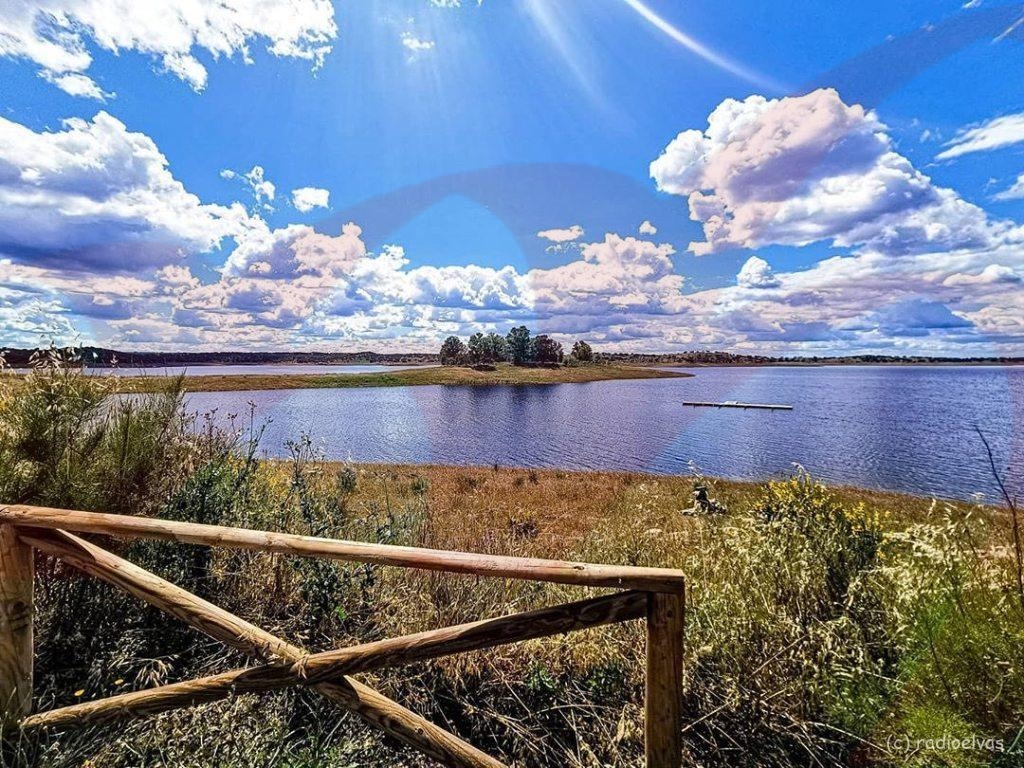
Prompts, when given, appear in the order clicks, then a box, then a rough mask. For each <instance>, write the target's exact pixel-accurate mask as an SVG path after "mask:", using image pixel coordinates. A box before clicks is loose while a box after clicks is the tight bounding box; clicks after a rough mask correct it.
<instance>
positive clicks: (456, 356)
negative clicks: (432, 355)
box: [441, 336, 466, 365]
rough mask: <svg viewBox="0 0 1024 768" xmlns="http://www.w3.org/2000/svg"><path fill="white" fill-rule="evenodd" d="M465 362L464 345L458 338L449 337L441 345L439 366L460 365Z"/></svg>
mask: <svg viewBox="0 0 1024 768" xmlns="http://www.w3.org/2000/svg"><path fill="white" fill-rule="evenodd" d="M465 360H466V345H465V344H463V343H462V339H460V338H459V337H458V336H449V337H448V338H447V339H445V340H444V344H442V345H441V365H461V364H462V363H463V362H465Z"/></svg>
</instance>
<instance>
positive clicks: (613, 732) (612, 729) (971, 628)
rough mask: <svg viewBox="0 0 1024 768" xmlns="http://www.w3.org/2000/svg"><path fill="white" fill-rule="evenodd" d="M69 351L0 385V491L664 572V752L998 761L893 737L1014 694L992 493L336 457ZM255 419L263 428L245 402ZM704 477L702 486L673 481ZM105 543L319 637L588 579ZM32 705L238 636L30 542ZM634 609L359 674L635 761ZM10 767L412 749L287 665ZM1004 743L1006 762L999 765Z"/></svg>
mask: <svg viewBox="0 0 1024 768" xmlns="http://www.w3.org/2000/svg"><path fill="white" fill-rule="evenodd" d="M108 386H109V383H108V382H97V381H86V380H83V379H82V377H79V376H76V375H74V374H68V373H66V372H56V373H53V374H47V375H37V376H34V377H32V378H31V379H30V380H29V381H28V382H27V383H26V384H25V385H22V386H20V387H18V388H17V389H11V388H8V389H7V390H4V391H2V392H0V498H2V499H4V500H8V501H20V502H29V503H39V504H45V505H51V506H65V507H73V508H81V509H95V510H105V511H111V512H117V513H123V514H139V515H159V516H161V517H168V518H173V519H184V520H194V521H199V522H204V523H216V524H226V525H240V526H247V527H254V528H264V529H269V530H287V531H293V532H297V533H309V534H315V535H325V536H334V537H340V538H350V539H360V540H368V541H381V542H387V543H395V544H406V545H417V546H431V547H439V548H453V549H463V550H469V551H477V552H490V553H501V554H511V555H522V556H541V557H557V558H568V559H579V560H587V561H592V562H607V563H620V564H636V565H660V566H670V567H676V568H682V569H684V570H685V571H686V572H687V573H688V574H689V576H690V583H691V593H690V595H689V611H688V630H687V632H688V634H687V647H686V654H687V657H686V683H685V690H684V691H683V693H682V695H683V700H684V713H685V714H684V716H685V722H686V725H685V731H684V743H685V749H686V758H685V760H686V765H688V766H698V765H700V766H733V765H758V766H770V767H771V766H779V767H783V766H786V767H788V766H805V765H808V764H813V765H819V766H888V765H894V766H895V765H900V766H903V765H911V766H921V767H922V768H923V767H924V766H935V765H952V766H977V765H992V766H1010V765H1018V764H1019V756H1017V757H1016V758H1015V757H1012V756H1009V755H1006V754H998V753H995V752H993V751H992V750H988V751H986V750H984V749H981V750H958V751H951V750H948V749H945V750H944V749H941V748H928V747H927V745H925V746H917V745H916V744H915V748H914V749H913V751H909V752H908V751H905V750H903V749H902V747H901V746H900V745H901V744H902V743H903V742H900V741H894V739H898V738H903V737H909V738H911V739H914V740H917V739H922V740H927V739H933V740H934V739H938V738H940V737H942V736H947V737H950V738H954V737H955V738H965V737H968V736H970V735H977V736H978V737H979V738H981V737H984V738H992V739H1000V740H1002V741H1003V743H1004V745H1005V746H1006V747H1009V745H1010V744H1011V742H1012V741H1013V740H1014V738H1015V737H1016V736H1017V734H1018V729H1019V728H1020V725H1021V722H1022V718H1024V676H1022V674H1021V670H1022V669H1024V605H1022V599H1024V598H1022V596H1021V595H1020V593H1019V591H1018V588H1017V586H1016V584H1017V581H1016V578H1017V573H1018V572H1017V561H1016V559H1015V554H1014V549H1013V546H1012V537H1011V536H1010V532H1009V517H1008V515H1007V513H1006V512H1004V511H1000V510H996V509H991V508H981V507H972V506H970V505H965V504H944V503H940V504H932V503H931V502H928V501H926V500H921V499H916V498H908V497H903V496H895V495H889V494H879V493H866V492H861V491H857V490H853V489H836V490H830V489H826V488H823V487H821V486H820V485H818V484H816V483H815V482H813V481H812V480H811V479H809V478H806V477H796V478H794V479H792V480H790V481H784V482H777V483H771V484H743V483H725V482H719V481H711V480H701V479H694V478H681V477H652V476H646V475H641V474H629V473H578V472H563V471H558V470H513V469H505V468H501V467H485V468H458V467H418V466H374V465H357V466H352V465H346V464H337V463H329V462H325V461H322V460H321V459H320V458H319V457H318V456H317V454H316V451H315V449H314V446H313V445H312V444H311V443H310V441H308V440H304V439H301V437H299V436H297V439H296V441H295V442H294V443H293V444H291V445H290V454H291V458H290V460H289V461H284V462H263V461H260V460H258V458H257V457H258V455H259V447H258V441H257V439H256V438H257V437H258V434H257V435H253V434H252V433H251V432H248V431H241V432H238V433H226V432H223V431H220V430H218V429H216V428H214V427H213V426H212V425H210V424H208V423H203V422H200V423H196V422H194V421H193V420H192V419H190V418H189V417H188V416H186V415H185V414H184V413H183V412H182V408H181V397H180V393H178V392H169V393H164V394H160V395H153V396H151V397H148V398H139V399H133V400H132V401H131V402H119V403H118V404H116V405H115V406H114V407H112V408H111V407H109V406H105V405H104V398H105V396H106V394H107V393H108V390H107V389H105V387H108ZM257 433H258V429H257ZM697 485H700V486H701V487H702V488H703V489H704V490H703V491H702V492H701V493H700V494H699V496H700V498H701V499H704V501H703V503H699V504H696V505H695V496H694V490H695V487H696V486H697ZM107 545H108V546H114V547H116V548H117V550H118V551H119V552H121V553H122V554H124V555H125V556H127V557H128V558H129V559H131V560H133V561H135V562H137V563H139V564H140V565H143V566H144V567H147V568H150V569H152V570H154V571H156V572H158V573H160V574H161V575H163V576H165V577H167V578H170V579H171V580H172V581H175V582H177V583H179V584H181V585H183V586H185V587H186V588H188V589H190V590H192V591H194V592H197V593H198V594H200V595H201V596H203V597H205V598H207V599H210V600H212V601H213V602H215V603H217V604H219V605H222V606H224V607H225V608H227V609H228V610H230V611H233V612H235V613H238V614H239V615H242V616H243V617H245V618H247V619H249V620H251V621H253V622H254V623H256V624H258V625H260V626H262V627H265V628H267V629H268V630H270V631H272V632H274V633H275V634H278V635H280V636H283V637H286V638H288V639H290V640H293V641H295V642H298V643H301V644H302V645H304V646H305V647H307V648H309V649H311V650H322V649H328V648H332V647H337V646H342V645H349V644H352V643H355V642H360V641H368V640H376V639H380V638H383V637H390V636H395V635H400V634H405V633H409V632H415V631H420V630H425V629H429V628H435V627H440V626H444V625H449V624H453V623H457V622H462V621H469V620H473V619H477V618H480V617H484V616H494V615H499V614H504V613H509V612H513V611H520V610H526V609H529V608H534V607H541V606H544V605H552V604H555V603H558V602H561V601H564V600H568V599H577V598H581V597H584V596H586V595H592V594H593V592H590V591H586V590H582V589H576V588H571V587H560V586H551V585H549V586H540V585H534V584H527V583H517V582H509V581H504V580H491V579H475V578H465V577H458V576H446V575H440V574H433V573H416V572H408V571H401V570H397V569H391V568H380V567H376V566H352V565H343V564H336V563H326V562H319V561H307V560H299V559H296V558H290V557H285V556H273V557H272V556H265V555H261V554H257V553H252V552H233V553H232V552H228V551H222V550H216V551H207V550H201V549H196V548H191V547H186V546H181V545H175V544H146V543H134V544H123V543H122V544H116V543H113V542H107ZM37 594H38V602H39V605H38V609H39V610H38V615H37V618H36V630H37V654H38V655H37V676H38V690H39V698H38V706H39V707H40V708H43V707H50V706H53V705H61V704H67V703H72V702H76V701H83V700H88V699H92V698H99V697H101V696H105V695H109V694H111V693H115V692H123V691H127V690H132V689H135V688H143V687H148V686H152V685H154V684H158V683H161V682H168V681H172V680H179V679H185V678H188V677H193V676H197V675H200V674H210V673H213V672H217V671H221V670H225V669H229V668H231V667H234V666H239V665H241V664H243V663H245V660H244V659H242V658H240V657H239V656H238V655H237V654H234V653H232V652H229V651H226V650H224V649H223V647H222V646H220V645H219V644H217V643H214V642H210V641H206V640H205V639H203V638H202V637H200V636H198V635H196V634H195V633H193V632H191V631H188V630H185V629H182V627H181V625H180V624H179V623H178V622H176V621H175V620H173V619H169V618H167V617H165V616H163V615H161V614H160V613H158V612H156V611H154V610H150V609H147V608H145V607H144V606H141V605H140V604H138V603H137V602H136V601H134V600H132V599H131V598H129V597H126V596H124V595H123V594H122V593H119V592H116V591H114V590H112V589H108V588H107V587H105V586H103V585H100V584H97V583H96V582H93V581H91V580H87V579H82V578H78V577H77V576H76V575H75V574H73V573H72V572H70V571H68V570H66V569H65V568H63V567H61V566H59V565H56V564H54V563H50V562H47V561H45V560H43V561H42V562H41V563H40V567H39V587H38V593H37ZM643 655H644V651H643V630H642V627H641V626H640V625H636V624H633V625H619V626H614V627H607V628H602V629H596V630H589V631H586V632H582V633H577V634H573V635H568V636H565V637H559V638H551V639H547V640H542V641H534V642H529V643H525V644H522V645H517V646H508V647H504V648H500V649H496V650H492V651H487V652H486V653H477V654H468V655H464V656H458V657H454V658H449V659H444V660H440V661H437V662H432V663H427V664H420V665H415V666H412V667H409V668H405V669H401V670H395V671H389V672H382V673H378V674H373V675H368V676H366V677H365V678H364V679H365V681H366V682H368V683H370V684H372V685H373V686H375V687H378V688H380V689H381V690H382V691H383V692H385V693H387V694H388V695H390V696H392V697H393V698H395V699H397V700H398V701H400V702H402V703H403V704H405V705H406V706H409V707H410V708H411V709H413V710H415V711H417V712H419V713H421V714H423V715H425V716H427V717H429V718H430V719H432V720H434V721H435V722H438V723H442V724H444V725H445V726H446V727H448V728H450V729H452V730H454V731H455V732H457V733H459V734H460V735H462V736H464V737H465V738H467V739H469V740H470V741H472V742H473V743H475V744H477V745H478V746H480V747H482V748H484V749H486V750H488V751H490V752H492V753H493V754H495V755H496V756H499V757H501V758H502V759H503V760H504V761H506V762H507V763H509V764H512V765H521V766H580V767H582V766H588V767H589V766H599V765H600V766H639V765H642V751H643V750H642V696H643V694H642V691H643V668H644V665H643ZM4 749H5V751H4V752H3V764H4V765H5V766H6V765H11V766H15V765H18V766H21V765H26V766H27V765H42V766H61V767H62V768H63V767H64V766H82V765H95V766H99V765H103V766H114V767H115V768H117V767H118V766H157V765H160V766H169V765H173V766H185V767H191V766H196V767H197V768H198V766H207V765H214V764H215V765H223V766H314V765H316V766H320V765H331V766H370V765H404V766H421V765H427V763H426V762H425V761H423V760H421V759H420V758H418V757H417V756H416V755H414V754H412V753H409V752H407V751H404V750H402V749H401V748H399V747H397V746H395V745H394V744H391V743H388V742H387V741H385V740H383V739H381V738H380V737H379V736H378V734H377V733H375V732H373V731H371V730H369V729H367V728H366V727H365V726H363V725H362V724H361V723H360V722H358V721H356V720H355V719H353V718H351V717H347V716H339V714H338V713H337V711H336V710H334V709H332V708H329V707H326V706H325V705H324V704H323V702H322V700H321V699H319V698H317V696H316V695H315V694H313V693H311V692H308V691H301V690H300V691H290V692H286V693H280V694H274V695H268V696H262V697H239V698H237V699H235V700H232V701H228V702H222V703H218V704H213V705H208V706H205V707H202V708H198V709H195V710H189V711H182V712H176V713H169V714H166V715H162V716H160V717H158V718H155V719H152V720H149V721H141V722H133V723H130V724H127V725H118V726H110V727H104V728H96V729H92V730H89V731H85V732H76V733H67V734H46V735H40V736H36V737H32V738H22V739H20V740H19V739H18V738H17V737H14V738H12V739H11V741H10V742H9V743H8V744H7V745H6V746H5V748H4ZM1014 760H1017V762H1014Z"/></svg>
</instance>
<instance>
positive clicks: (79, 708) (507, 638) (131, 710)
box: [22, 592, 647, 728]
mask: <svg viewBox="0 0 1024 768" xmlns="http://www.w3.org/2000/svg"><path fill="white" fill-rule="evenodd" d="M646 610H647V596H646V595H645V594H643V593H638V592H622V593H618V594H614V595H607V596H605V597H597V598H593V599H591V600H583V601H580V602H577V603H570V604H567V605H561V606H557V607H555V608H544V609H541V610H538V611H530V612H528V613H519V614H513V615H511V616H502V617H500V618H495V619H485V620H484V621H479V622H472V623H470V624H463V625H461V626H457V627H447V628H445V629H438V630H432V631H430V632H421V633H418V634H415V635H409V636H406V637H401V638H395V639H393V640H390V641H380V642H375V643H367V644H365V645H358V646H353V647H352V648H348V649H343V650H342V651H327V652H325V653H318V654H312V655H310V656H307V657H306V658H305V659H302V660H300V661H298V662H297V663H295V664H292V665H283V664H268V665H264V666H261V667H251V668H248V669H236V670H232V671H230V672H224V673H222V674H219V675H211V676H209V677H204V678H199V679H196V680H188V681H186V682H183V683H172V684H170V685H164V686H160V687H158V688H151V689H149V690H145V691H136V692H134V693H126V694H122V695H120V696H113V697H111V698H108V699H102V700H99V701H92V702H87V703H84V704H76V705H73V706H70V707H64V708H62V709H55V710H51V711H50V712H45V713H43V714H39V715H33V716H32V717H30V718H27V719H26V720H25V721H23V723H22V724H23V726H24V727H27V728H34V727H40V726H61V727H67V726H79V725H86V724H91V723H98V722H105V721H108V720H111V719H115V718H120V717H126V716H135V717H140V716H146V715H153V714H156V713H158V712H166V711H168V710H171V709H178V708H180V707H188V706H193V705H195V704H202V703H208V702H211V701H217V700H219V699H223V698H227V697H228V696H233V695H236V694H240V693H260V692H265V691H272V690H277V689H279V688H285V687H287V686H289V685H303V684H309V683H313V682H315V681H317V680H320V679H321V678H322V677H330V676H332V675H334V674H336V672H335V670H336V669H338V668H341V667H343V668H345V669H349V670H352V671H353V672H356V671H364V670H366V669H381V668H384V667H390V666H395V665H399V664H406V663H409V662H413V661H420V660H424V659H432V658H436V657H438V656H444V655H447V654H450V653H460V652H465V651H470V650H480V649H484V648H492V647H494V646H496V645H501V644H505V643H510V642H516V641H519V640H527V639H533V638H538V637H545V636H549V635H555V634H562V633H564V632H571V631H574V630H578V629H585V628H588V627H596V626H601V625H603V624H608V623H610V622H616V621H626V620H629V619H635V618H640V617H641V616H643V614H644V612H645V611H646ZM309 670H313V671H314V677H313V678H310V677H308V676H307V675H308V672H309Z"/></svg>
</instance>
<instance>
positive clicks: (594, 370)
mask: <svg viewBox="0 0 1024 768" xmlns="http://www.w3.org/2000/svg"><path fill="white" fill-rule="evenodd" d="M687 375H689V374H682V373H677V372H673V371H662V370H659V369H657V368H643V367H634V366H627V365H602V366H590V367H581V366H555V367H521V366H515V365H512V364H510V363H497V364H495V365H489V366H487V367H485V368H470V367H454V366H430V367H424V368H406V369H401V370H394V371H380V372H377V373H285V374H272V373H271V374H227V375H217V376H184V377H183V378H182V380H181V386H182V387H183V388H184V389H185V390H187V391H189V392H242V391H248V390H264V389H350V388H353V387H356V388H359V387H418V386H427V385H432V384H433V385H438V384H440V385H445V386H488V385H491V386H498V385H500V386H524V385H528V384H585V383H587V382H592V381H612V380H616V379H666V378H678V377H680V376H687ZM109 378H112V379H113V380H114V386H117V387H118V388H119V389H120V390H121V391H126V392H159V391H161V390H163V389H166V388H167V386H168V377H166V376H133V377H119V378H115V377H109Z"/></svg>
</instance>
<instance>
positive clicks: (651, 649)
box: [0, 506, 684, 768]
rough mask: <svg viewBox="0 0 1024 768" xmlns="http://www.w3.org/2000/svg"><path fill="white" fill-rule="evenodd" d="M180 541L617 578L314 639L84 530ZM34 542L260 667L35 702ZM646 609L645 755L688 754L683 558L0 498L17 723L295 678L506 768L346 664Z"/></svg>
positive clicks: (1, 670)
mask: <svg viewBox="0 0 1024 768" xmlns="http://www.w3.org/2000/svg"><path fill="white" fill-rule="evenodd" d="M76 533H77V534H103V535H107V536H114V537H122V538H145V539H160V540H169V541H177V542H182V543H186V544H194V545H201V546H224V547H234V548H240V549H254V550H260V551H264V552H278V553H284V554H288V555H294V556H303V557H320V558H328V559H333V560H341V561H347V562H360V563H375V564H378V565H388V566H398V567H404V568H419V569H426V570H432V571H445V572H449V573H462V574H473V575H476V576H494V577H501V578H507V579H523V580H527V581H538V582H552V583H557V584H575V585H581V586H589V587H604V588H608V587H611V588H616V589H618V590H621V591H618V592H614V593H612V594H608V595H603V596H600V597H595V598H592V599H590V600H582V601H579V602H575V603H568V604H565V605H559V606H555V607H553V608H544V609H540V610H535V611H529V612H527V613H518V614H513V615H510V616H501V617H498V618H491V619H483V620H482V621H476V622H472V623H469V624H462V625H459V626H454V627H445V628H443V629H436V630H431V631H428V632H419V633H417V634H413V635H406V636H404V637H397V638H392V639H388V640H380V641H377V642H372V643H364V644H361V645H355V646H350V647H346V648H339V649H338V650H333V651H327V652H326V653H307V652H306V651H305V650H303V649H302V648H300V647H299V646H296V645H293V644H291V643H289V642H287V641H286V640H283V639H281V638H279V637H276V636H274V635H273V634H271V633H269V632H267V631H265V630H263V629H260V628H259V627H257V626H255V625H253V624H250V623H249V622H247V621H245V620H243V619H240V618H238V617H237V616H234V615H232V614H231V613H228V612H227V611H225V610H223V609H221V608H218V607H217V606H215V605H213V604H211V603H209V602H207V601H206V600H203V599H202V598H200V597H197V596H196V595H193V594H191V593H190V592H188V591H186V590H184V589H182V588H181V587H178V586H176V585H174V584H172V583H170V582H168V581H166V580H165V579H162V578H160V577H159V576H156V575H155V574H152V573H150V572H148V571H146V570H144V569H142V568H139V567H138V566H136V565H133V564H132V563H130V562H128V561H127V560H124V559H123V558H121V557H118V556H117V555H115V554H113V553H112V552H108V551H107V550H105V549H102V548H100V547H98V546H96V545H95V544H92V543H90V542H88V541H86V540H85V539H83V538H80V537H79V536H76V535H75V534H76ZM36 550H38V551H40V552H43V553H45V554H47V555H51V556H53V557H56V558H58V559H60V560H62V561H63V562H65V563H67V564H69V565H71V566H73V567H74V568H77V569H79V570H81V571H83V572H84V573H86V574H88V575H90V576H93V577H95V578H98V579H102V580H103V581H106V582H108V583H110V584H113V585H114V586H116V587H119V588H120V589H123V590H125V591H126V592H128V593H130V594H132V595H134V596H136V597H138V598H140V599H141V600H144V601H146V602H147V603H149V604H150V605H153V606H155V607H157V608H159V609H161V610H163V611H166V612H167V613H169V614H171V615H173V616H175V617H177V618H178V619H181V620H182V621H184V622H185V623H186V624H189V625H191V626H193V627H195V628H196V629H199V630H201V631H202V632H204V633H206V634H207V635H209V636H210V637H213V638H215V639H217V640H220V641H221V642H224V643H226V644H227V645H229V646H231V647H233V648H236V649H238V650H241V651H244V652H246V653H247V654H249V655H251V656H253V657H254V658H255V659H256V660H257V662H258V663H257V664H256V665H254V666H251V667H247V668H243V669H236V670H232V671H230V672H223V673H220V674H217V675H212V676H209V677H204V678H199V679H195V680H189V681H187V682H182V683H173V684H170V685H163V686H159V687H156V688H151V689H148V690H142V691H136V692H133V693H126V694H122V695H119V696H112V697H110V698H106V699H100V700H97V701H89V702H85V703H81V704H75V705H73V706H68V707H62V708H60V709H54V710H51V711H49V712H40V713H35V714H33V713H32V661H33V658H32V657H33V638H32V615H33V597H32V594H33V588H32V584H33V573H34V565H33V558H34V553H35V551H36ZM636 619H646V621H647V678H646V689H645V752H646V758H647V765H648V766H649V768H677V766H679V765H680V761H681V741H680V739H681V723H680V702H681V687H682V658H683V621H684V580H683V574H682V573H681V572H680V571H675V570H668V569H659V568H635V567H620V566H609V565H591V564H587V563H571V562H561V561H556V560H539V559H527V558H514V557H500V556H494V555H479V554H471V553H467V552H448V551H441V550H431V549H421V548H416V547H397V546H388V545H382V544H368V543H362V542H353V541H341V540H337V539H324V538H315V537H310V536H296V535H292V534H285V533H271V532H266V531H253V530H246V529H241V528H225V527H222V526H213V525H197V524H193V523H182V522H175V521H170V520H160V519H153V518H139V517H125V516H121V515H107V514H100V513H94V512H77V511H71V510H65V509H48V508H43V507H31V506H8V507H4V508H0V717H2V719H3V721H4V723H6V724H8V725H12V724H16V725H17V726H19V727H20V728H22V729H36V728H69V727H74V726H81V725H86V724H90V723H102V722H109V721H113V720H117V719H121V718H128V717H141V716H145V715H151V714H155V713H157V712H165V711H168V710H171V709H176V708H180V707H188V706H195V705H198V704H204V703H207V702H211V701H217V700H219V699H224V698H227V697H230V696H234V695H236V694H241V693H258V692H262V691H272V690H277V689H280V688H284V687H287V686H291V685H307V686H312V687H314V688H315V689H316V690H317V691H318V692H319V693H321V694H323V695H324V696H325V697H326V698H328V699H329V700H331V701H333V702H334V703H336V704H338V705H339V706H341V707H342V708H343V709H345V710H348V711H350V712H353V713H355V714H357V715H359V716H360V717H362V718H363V719H364V720H365V721H367V722H368V723H370V724H372V725H375V726H377V727H379V728H381V729H382V730H383V731H385V732H386V733H388V734H389V735H391V736H393V737H395V738H397V739H399V740H400V741H402V742H404V743H405V744H408V745H410V746H412V747H414V748H416V749H418V750H420V751H421V752H423V753H424V754H426V755H429V756H430V757H432V758H434V759H436V760H437V761H438V762H440V763H441V764H443V765H449V766H459V767H460V768H462V767H465V768H478V767H480V766H487V767H488V768H500V766H501V765H502V764H501V763H500V762H498V761H497V760H495V759H494V758H492V757H489V756H488V755H486V754H484V753H483V752H481V751H480V750H478V749H476V748H475V747H473V746H471V745H470V744H467V743H466V742H465V741H463V740H462V739H460V738H458V737H457V736H455V735H453V734H451V733H449V732H448V731H445V730H444V729H442V728H439V727H438V726H436V725H434V724H432V723H430V722H428V721H427V720H425V719H423V718H422V717H420V716H419V715H417V714H415V713H413V712H410V711H409V710H408V709H406V708H404V707H403V706H401V705H400V704H398V703H397V702H394V701H392V700H391V699H389V698H387V697H386V696H383V695H382V694H380V693H378V692H377V691H375V690H373V689H372V688H369V687H367V686H365V685H363V684H362V683H359V682H358V681H356V680H354V679H353V678H352V677H351V675H355V674H358V673H360V672H368V671H370V670H374V669H383V668H386V667H394V666H398V665H402V664H409V663H412V662H417V661H423V660H426V659H434V658H438V657H441V656H448V655H451V654H455V653H463V652H466V651H476V650H481V649H485V648H492V647H495V646H498V645H504V644H506V643H514V642H520V641H523V640H529V639H534V638H540V637H548V636H552V635H558V634H562V633H565V632H574V631H577V630H580V629H586V628H588V627H597V626H602V625H605V624H613V623H617V622H622V621H632V620H636Z"/></svg>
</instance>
